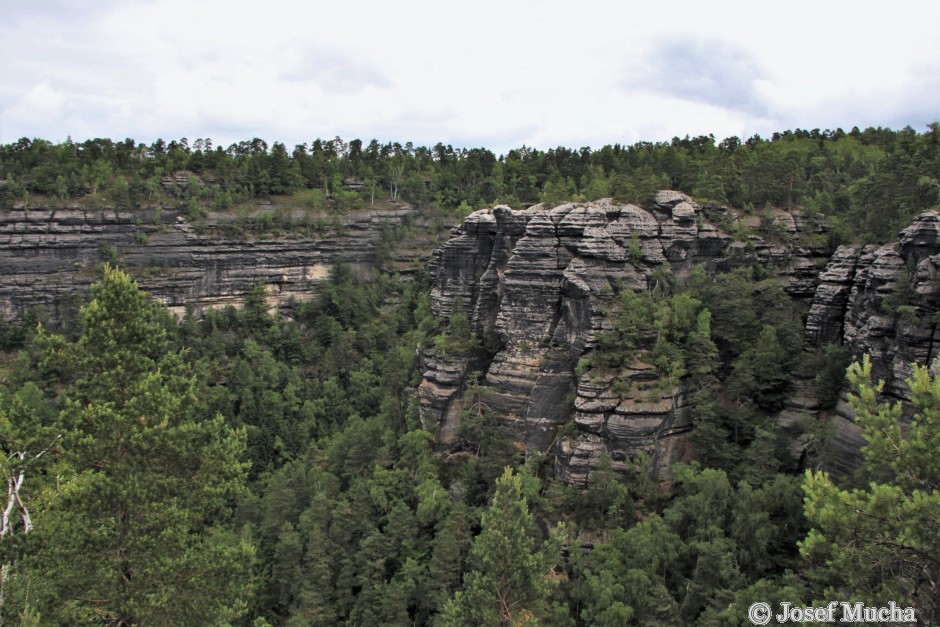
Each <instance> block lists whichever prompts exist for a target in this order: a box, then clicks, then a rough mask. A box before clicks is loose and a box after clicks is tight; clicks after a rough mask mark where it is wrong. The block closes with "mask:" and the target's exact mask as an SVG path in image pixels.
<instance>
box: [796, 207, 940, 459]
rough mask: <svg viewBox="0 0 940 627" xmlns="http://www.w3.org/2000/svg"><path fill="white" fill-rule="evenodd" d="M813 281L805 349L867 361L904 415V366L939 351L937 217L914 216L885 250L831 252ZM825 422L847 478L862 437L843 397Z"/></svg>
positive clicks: (909, 370)
mask: <svg viewBox="0 0 940 627" xmlns="http://www.w3.org/2000/svg"><path fill="white" fill-rule="evenodd" d="M820 278H821V280H820V283H819V286H818V287H817V289H816V294H815V296H814V298H813V304H812V306H811V308H810V312H809V317H808V319H807V324H806V343H807V346H808V347H809V348H811V349H816V348H820V347H822V346H824V345H825V344H829V343H838V344H843V345H845V346H846V347H847V348H848V350H849V352H850V353H851V355H852V358H853V359H856V360H857V359H860V358H861V357H862V355H866V354H867V355H869V356H870V357H871V361H872V376H873V378H874V379H875V380H884V381H885V388H884V392H885V397H886V400H888V401H892V402H893V401H901V402H902V403H903V404H904V406H905V411H906V412H907V413H908V414H910V412H911V411H912V409H911V407H910V406H909V404H908V401H909V400H910V391H909V390H908V389H907V386H906V385H905V384H904V381H905V379H907V378H909V377H910V376H911V373H912V371H913V368H912V364H919V365H930V364H932V363H933V362H934V361H935V359H936V358H937V354H938V351H940V334H938V331H937V317H938V313H940V215H938V214H937V213H936V212H926V213H923V214H921V215H919V216H917V217H916V218H914V220H913V222H912V223H911V225H910V226H909V227H907V228H906V229H904V230H903V231H901V232H900V233H899V234H898V241H897V242H895V243H892V244H889V245H886V246H881V247H876V246H865V247H861V246H851V247H849V246H845V247H841V248H839V249H838V250H837V251H836V252H835V254H834V255H833V258H832V260H831V261H830V263H829V265H828V266H827V268H826V270H825V272H823V274H822V275H821V277H820ZM830 420H831V421H832V423H833V429H831V431H832V433H833V434H834V436H833V438H832V442H831V446H832V462H831V467H832V470H833V471H835V472H836V473H839V474H849V473H851V472H852V471H853V470H854V469H855V468H857V467H858V464H859V463H860V460H861V455H860V452H859V448H860V446H861V444H862V437H861V429H860V428H859V426H858V425H857V424H856V423H855V417H854V414H853V412H852V410H851V408H850V407H849V406H848V403H847V400H846V395H845V392H843V394H842V397H841V399H840V401H839V403H838V405H837V406H836V409H835V412H834V414H833V415H832V416H831V417H830Z"/></svg>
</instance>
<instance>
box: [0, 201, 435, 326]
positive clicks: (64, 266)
mask: <svg viewBox="0 0 940 627" xmlns="http://www.w3.org/2000/svg"><path fill="white" fill-rule="evenodd" d="M413 217H414V211H413V210H412V209H411V208H408V207H402V208H392V209H385V210H375V211H354V212H351V213H348V214H345V215H335V216H326V217H325V218H322V219H320V220H319V223H318V226H317V228H316V229H313V230H312V235H306V234H305V235H302V236H301V235H299V234H296V233H287V234H280V235H275V234H268V235H265V236H263V237H251V236H245V235H239V234H232V233H231V232H230V231H231V229H228V228H225V227H226V226H231V218H230V217H228V218H227V217H226V216H220V215H215V214H212V215H210V216H209V219H207V220H205V221H202V222H200V223H199V224H198V225H193V224H190V223H189V222H188V221H187V220H186V218H185V217H183V215H182V214H180V213H178V212H175V211H172V210H162V211H155V210H146V211H143V210H140V211H115V210H95V211H90V210H81V209H78V208H70V209H29V210H25V209H20V210H13V211H5V212H0V270H2V272H0V315H2V316H3V317H4V318H6V319H12V318H21V317H22V316H24V315H25V314H26V313H27V312H29V311H30V310H32V309H34V308H36V307H37V306H41V307H42V309H43V310H44V311H45V315H46V316H48V317H49V318H50V319H51V320H53V321H54V320H56V319H58V318H59V317H60V316H65V315H68V311H69V308H73V309H74V307H75V306H76V304H77V303H78V302H79V301H80V300H81V299H82V298H83V297H84V294H85V292H86V291H87V289H88V287H89V286H90V285H91V284H92V283H93V282H94V281H95V280H96V279H97V273H96V270H95V268H96V266H97V265H98V264H99V263H100V262H102V261H111V262H117V263H120V265H121V266H122V267H123V268H124V269H126V270H127V271H128V272H130V273H131V274H132V275H133V276H134V277H135V278H136V279H137V280H138V283H139V284H140V286H141V288H142V289H144V290H146V291H147V292H149V293H150V294H152V295H153V296H154V298H156V299H157V300H159V301H161V302H163V303H165V304H166V305H167V306H168V307H169V308H170V310H171V311H172V312H174V313H175V314H178V315H181V314H182V313H183V311H184V309H185V307H187V306H189V307H191V308H193V310H195V311H196V312H200V311H205V310H207V309H212V308H220V307H224V306H227V305H236V306H237V305H239V304H241V303H242V302H243V300H244V298H245V296H246V295H247V294H248V292H249V291H251V290H252V289H253V288H255V287H256V286H259V285H260V286H263V287H264V289H265V291H266V294H267V300H268V304H269V306H270V307H271V308H272V309H275V308H277V309H281V310H284V309H285V308H286V307H287V305H288V304H289V302H290V301H292V300H295V301H300V300H305V299H308V298H310V297H311V296H312V295H313V294H314V293H315V292H316V286H317V285H319V284H320V283H321V282H323V281H324V280H326V279H327V278H328V277H329V276H330V269H331V268H332V267H333V266H334V265H335V264H337V263H345V264H348V265H349V266H351V267H352V268H353V269H358V270H366V269H368V268H370V267H371V266H372V265H373V264H374V262H375V258H376V244H377V242H379V240H380V238H381V235H382V230H383V228H387V227H396V226H401V225H402V224H403V223H405V222H407V221H409V220H412V219H413ZM226 220H228V221H229V224H228V225H227V224H226ZM308 232H309V231H308ZM427 247H428V246H427V245H424V246H423V247H421V246H419V247H418V249H414V250H406V249H402V250H403V251H405V252H404V253H403V254H405V255H408V256H410V257H409V259H410V260H412V261H416V262H419V263H420V262H421V261H422V259H421V257H422V256H424V257H425V258H426V256H427V252H425V250H422V248H424V249H426V248H427ZM393 261H394V260H393ZM403 261H407V260H403Z"/></svg>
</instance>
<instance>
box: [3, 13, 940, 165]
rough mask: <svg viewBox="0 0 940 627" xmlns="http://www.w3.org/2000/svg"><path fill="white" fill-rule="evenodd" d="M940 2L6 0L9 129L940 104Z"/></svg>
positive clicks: (495, 126)
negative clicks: (939, 102) (939, 100)
mask: <svg viewBox="0 0 940 627" xmlns="http://www.w3.org/2000/svg"><path fill="white" fill-rule="evenodd" d="M938 98H940V2H937V1H936V0H925V1H910V0H894V1H893V2H890V3H884V2H879V3H874V2H866V1H865V0H853V1H852V2H845V1H842V0H813V1H811V2H810V1H804V0H786V1H782V2H775V3H768V2H759V1H754V0H750V1H746V2H745V1H722V0H709V1H706V0H694V1H687V2H686V1H677V0H643V1H642V2H634V1H632V0H620V1H619V2H599V1H594V0H580V1H577V2H571V1H568V2H556V1H554V0H541V1H536V0H475V1H474V2H462V3H451V2H446V1H442V0H437V1H433V2H432V1H427V2H425V1H417V0H386V1H382V2H378V1H375V0H365V1H362V0H361V1H359V2H343V1H341V0H331V1H330V2H319V1H316V0H306V1H301V0H297V1H290V0H265V1H263V2H262V1H259V0H255V1H253V2H245V1H243V0H197V1H192V0H139V1H135V0H124V1H117V0H88V1H85V2H82V1H79V0H0V127H2V128H0V141H2V142H3V143H10V142H12V141H15V140H16V139H18V138H20V137H24V136H26V137H42V138H45V139H49V140H51V141H62V140H64V139H65V138H66V137H67V136H69V135H70V136H71V137H72V138H73V139H74V140H76V141H80V140H83V139H87V138H91V137H111V138H114V139H123V138H125V137H132V138H134V139H136V140H138V141H144V142H147V143H150V142H151V141H153V140H154V139H156V138H158V137H162V138H164V139H166V140H170V139H178V138H181V137H187V138H189V139H190V141H192V140H194V139H196V138H198V137H211V138H212V139H213V141H214V142H215V144H216V145H220V144H221V145H228V144H229V143H231V142H234V141H238V140H242V139H251V138H252V137H261V138H263V139H265V140H267V141H268V142H269V143H270V142H274V141H282V142H285V143H286V144H287V145H288V148H292V147H293V145H295V144H298V143H303V142H310V141H312V140H313V139H315V138H317V137H321V138H325V139H326V138H332V137H334V136H336V135H339V136H341V137H343V138H344V139H346V140H349V139H353V138H356V137H358V138H361V139H363V140H366V141H368V140H369V139H372V138H377V139H379V140H380V141H382V142H385V141H401V142H405V141H413V142H414V143H415V144H418V145H421V144H423V145H433V144H435V143H437V142H439V141H441V142H444V143H445V144H448V143H449V144H452V145H454V146H455V147H461V146H462V147H478V146H483V147H487V148H490V149H492V150H494V151H496V152H498V153H502V152H505V151H506V150H508V149H509V148H513V147H518V146H521V145H523V144H525V145H528V146H534V147H538V148H550V147H553V146H558V145H564V146H568V147H572V148H578V147H581V146H592V147H600V146H603V145H604V144H612V143H617V142H619V143H622V144H631V143H634V142H637V141H661V140H669V139H670V138H672V137H673V136H684V135H687V134H688V135H693V136H695V135H702V134H708V133H713V134H714V135H715V136H716V137H717V138H718V139H722V138H724V137H728V136H731V135H737V136H739V137H742V138H747V137H750V136H751V135H753V134H755V133H759V134H761V135H764V136H767V135H769V134H770V133H772V132H773V131H776V130H785V129H792V128H796V127H801V128H808V129H812V128H836V127H843V128H844V129H846V130H849V129H850V128H851V127H852V126H859V127H862V128H864V127H866V126H887V127H890V128H894V129H898V128H903V127H904V126H907V125H910V126H912V127H913V128H914V129H916V130H918V131H923V130H924V129H925V128H926V126H927V124H928V123H930V122H932V121H937V120H938Z"/></svg>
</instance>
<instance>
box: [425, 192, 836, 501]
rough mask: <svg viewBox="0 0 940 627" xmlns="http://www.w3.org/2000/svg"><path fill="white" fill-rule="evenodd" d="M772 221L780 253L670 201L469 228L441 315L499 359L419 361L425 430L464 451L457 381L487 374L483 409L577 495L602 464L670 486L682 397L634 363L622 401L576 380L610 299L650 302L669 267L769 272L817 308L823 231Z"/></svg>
mask: <svg viewBox="0 0 940 627" xmlns="http://www.w3.org/2000/svg"><path fill="white" fill-rule="evenodd" d="M774 217H775V220H774V223H775V226H776V228H777V230H778V232H779V233H781V234H782V237H780V238H778V239H777V241H769V240H767V239H764V238H762V237H759V236H755V235H752V236H750V237H749V238H748V239H746V240H745V241H740V240H735V238H734V237H733V235H732V234H731V233H729V232H728V231H726V230H725V229H723V228H722V227H721V226H720V225H721V224H725V225H727V224H730V225H732V226H733V225H735V224H736V223H737V222H738V221H739V220H747V219H750V218H749V217H747V216H739V215H738V214H737V213H736V212H734V211H733V210H730V209H727V208H721V207H713V208H703V207H701V206H699V205H698V204H697V203H695V202H694V201H692V199H690V198H689V197H688V196H685V195H684V194H681V193H679V192H674V191H664V192H660V193H659V194H657V196H656V199H655V204H654V205H653V206H652V207H651V208H650V209H649V210H646V209H643V208H641V207H638V206H635V205H631V204H621V203H617V202H614V201H611V200H601V201H597V202H592V203H576V204H563V205H560V206H557V207H547V206H545V205H536V206H534V207H530V208H528V209H525V210H519V211H517V210H512V209H510V208H508V207H504V206H500V207H495V208H493V209H486V210H480V211H477V212H475V213H473V214H471V215H470V216H469V217H468V218H467V219H466V220H465V221H464V224H463V225H462V226H461V227H460V228H457V229H455V230H454V233H453V237H452V238H451V239H450V240H449V241H448V242H446V243H445V244H444V246H443V247H441V248H440V249H438V250H437V251H436V252H435V253H434V256H433V258H432V265H431V274H432V278H433V281H434V284H433V289H432V294H431V297H432V308H433V311H434V313H435V314H436V315H438V316H440V317H441V318H443V319H447V318H448V317H449V316H451V315H452V314H453V312H454V308H455V307H456V306H460V307H463V309H464V311H465V312H466V314H467V316H468V318H469V320H470V324H471V328H472V329H473V331H474V332H475V333H476V334H477V335H478V337H480V338H488V339H489V341H488V344H489V345H491V346H497V347H498V348H497V349H496V350H495V353H494V354H493V356H492V358H491V359H490V360H489V361H488V363H477V364H473V365H469V364H467V365H460V361H461V359H464V360H465V361H467V362H469V361H470V360H471V357H469V356H467V357H463V358H462V357H461V356H460V355H448V356H447V357H446V359H444V358H443V356H437V355H435V349H434V348H432V347H425V348H424V349H423V350H422V354H421V366H422V371H423V376H424V380H423V382H422V383H421V385H420V387H419V398H420V404H421V418H422V421H423V424H424V425H425V427H426V428H427V429H429V430H431V431H432V432H434V433H435V434H436V435H437V437H438V440H439V441H440V442H441V443H442V444H444V445H446V446H458V445H459V441H458V435H459V432H460V420H461V415H462V412H464V411H465V409H466V408H465V407H464V405H465V403H464V401H463V400H462V392H463V389H464V387H465V386H466V384H467V380H466V378H465V376H462V375H461V373H467V372H470V371H473V370H479V371H481V372H482V373H483V381H482V383H483V386H482V388H480V389H482V390H483V392H482V393H481V398H480V401H479V402H480V403H482V404H483V405H484V406H485V407H486V408H487V410H488V411H491V412H493V413H494V414H495V415H496V416H498V419H499V420H500V422H501V423H502V424H503V426H504V427H505V428H506V429H507V431H508V433H509V434H510V437H512V438H513V440H514V441H515V442H516V443H517V445H518V446H519V447H523V448H525V450H527V451H529V452H535V451H538V452H542V453H546V454H550V455H554V456H555V459H556V465H557V470H558V472H559V473H560V474H561V475H562V476H564V477H566V478H567V479H568V480H569V481H570V482H572V483H583V482H584V481H586V480H587V477H588V475H589V473H590V470H591V468H592V467H593V465H594V464H596V462H597V458H598V457H599V456H600V455H601V454H604V453H606V454H608V455H610V456H611V458H612V460H613V464H614V468H615V469H621V470H624V469H625V468H626V464H627V462H628V461H629V460H630V459H631V458H633V457H635V456H636V455H637V454H638V453H639V452H641V451H642V452H645V453H647V454H649V455H650V456H651V458H652V460H653V465H654V470H655V472H656V474H657V475H658V476H660V477H662V478H665V477H667V476H668V473H669V468H670V467H671V465H672V464H673V463H674V462H675V461H677V460H678V459H680V458H681V457H682V456H683V454H684V451H685V450H686V438H687V434H688V431H689V429H690V428H691V415H690V412H689V410H688V407H687V406H686V401H685V395H684V391H683V389H682V385H681V384H676V385H667V384H666V382H664V381H661V380H660V376H659V375H658V374H657V372H656V371H655V369H653V368H652V367H650V366H649V365H646V364H643V363H641V362H637V363H635V364H633V365H632V366H631V367H630V369H629V370H630V372H629V373H627V375H626V376H627V378H628V379H630V380H631V382H632V383H634V384H632V385H631V386H630V391H629V393H627V394H626V395H624V394H623V392H622V391H618V392H617V393H615V392H613V391H612V390H611V386H612V383H613V382H612V381H611V380H605V379H603V378H597V377H592V376H585V377H580V378H579V377H578V376H577V375H576V370H577V368H576V367H577V364H578V361H579V360H580V359H581V358H582V357H583V356H584V355H585V354H586V353H587V352H588V351H590V350H591V349H592V348H593V347H594V346H595V344H596V338H597V334H598V332H600V331H601V330H603V329H604V328H605V325H608V324H609V320H608V318H607V316H606V314H605V311H606V309H607V308H608V307H609V306H610V304H611V303H612V302H613V298H614V295H615V293H617V292H618V291H619V290H624V289H630V290H645V289H649V288H650V287H651V286H652V285H653V284H654V282H655V281H656V280H657V278H656V271H657V268H659V267H660V266H662V265H663V264H665V263H669V265H670V267H671V270H672V272H673V273H675V274H677V275H679V276H683V275H685V274H687V273H689V272H690V271H691V269H692V268H693V267H694V266H696V265H703V266H704V267H705V268H706V270H707V271H710V272H722V271H727V270H730V269H732V268H735V267H738V266H741V265H751V264H765V265H774V266H777V267H779V268H780V269H781V270H782V271H783V272H782V278H783V283H784V285H785V289H786V290H787V292H788V293H789V294H790V295H791V296H793V297H794V298H803V299H807V300H808V299H809V298H811V297H812V296H813V294H814V293H815V292H816V291H817V290H816V284H817V282H818V275H819V268H820V266H821V265H822V263H824V261H825V260H824V258H823V257H822V255H823V251H821V250H818V249H817V248H813V247H812V246H809V245H807V243H806V242H808V241H810V240H811V239H812V238H810V237H804V235H813V234H814V233H815V232H816V229H817V227H816V226H815V225H813V226H811V227H810V226H808V225H806V224H804V221H803V220H802V218H801V216H800V215H799V214H797V213H787V212H777V215H775V216H774ZM805 231H809V232H805ZM804 240H806V241H804ZM474 359H476V358H475V357H474Z"/></svg>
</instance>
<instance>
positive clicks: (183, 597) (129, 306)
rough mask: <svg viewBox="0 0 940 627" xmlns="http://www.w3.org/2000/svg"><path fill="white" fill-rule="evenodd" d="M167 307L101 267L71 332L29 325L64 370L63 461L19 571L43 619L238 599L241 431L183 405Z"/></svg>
mask: <svg viewBox="0 0 940 627" xmlns="http://www.w3.org/2000/svg"><path fill="white" fill-rule="evenodd" d="M165 315H166V314H165V313H164V312H163V311H162V310H161V309H160V308H159V307H158V306H156V305H154V304H153V303H151V302H150V301H149V300H148V299H147V297H146V295H145V294H143V293H142V292H141V291H140V290H139V289H138V288H137V285H136V284H135V283H134V282H133V281H132V280H131V279H130V278H129V277H128V276H127V275H126V274H124V273H123V272H121V271H119V270H117V269H113V268H110V267H107V266H106V267H105V270H104V277H103V279H102V280H101V281H100V282H99V283H98V284H96V285H95V286H94V287H93V290H92V299H91V301H90V302H89V303H88V304H87V305H86V306H84V307H83V308H82V311H81V323H82V329H81V334H80V336H79V338H78V340H77V341H76V342H74V343H73V342H68V341H66V340H64V339H63V338H61V337H58V336H50V335H48V334H46V333H45V332H41V336H40V338H39V340H38V342H39V345H40V346H41V347H42V348H43V349H44V355H43V360H44V361H45V362H47V363H50V362H58V363H59V364H60V368H59V370H60V372H62V373H64V374H67V375H69V377H71V380H68V379H67V378H66V381H65V383H66V386H65V397H66V398H65V409H64V410H63V413H62V416H61V424H62V426H63V428H64V430H65V433H64V437H63V441H62V448H63V451H64V453H63V455H64V457H65V459H66V461H67V463H68V465H69V466H70V468H71V471H70V472H69V473H68V475H66V476H63V477H62V478H61V481H60V488H59V492H58V494H57V495H56V498H54V499H52V502H51V503H50V505H49V506H48V508H47V509H46V510H45V511H44V512H42V513H41V515H37V517H36V520H35V536H36V538H35V543H33V542H32V541H31V546H30V549H29V551H30V552H29V554H28V555H27V557H26V559H25V565H24V566H25V570H24V572H23V574H22V575H20V576H19V577H18V578H17V582H18V583H19V585H20V592H21V594H22V595H23V597H25V595H26V592H25V591H26V590H28V595H29V600H30V602H31V603H32V604H33V606H34V607H35V608H36V609H37V610H38V612H39V613H40V614H41V617H42V621H43V622H44V623H47V624H60V623H61V624H109V625H132V624H211V623H217V622H220V621H227V620H231V619H233V618H235V617H236V616H237V615H239V614H240V613H241V612H243V611H244V608H245V600H246V598H247V595H248V592H249V584H250V573H249V569H250V566H251V562H252V557H253V549H252V547H251V545H250V544H248V543H247V542H245V541H243V540H242V539H240V538H239V537H238V536H237V535H236V534H235V533H234V532H233V531H232V530H231V529H230V528H229V527H228V526H227V525H226V523H227V522H228V521H229V520H230V513H231V512H230V510H231V507H232V505H233V502H234V499H235V498H236V497H237V496H238V494H239V492H240V491H241V490H242V489H243V487H244V481H245V476H246V470H247V468H246V465H245V464H244V463H243V462H242V461H241V459H242V456H243V453H244V446H245V442H244V434H243V433H241V432H237V431H233V430H232V429H231V428H229V427H228V426H227V425H226V424H225V423H224V421H223V419H222V418H221V416H219V417H215V418H212V417H203V416H198V415H195V408H196V407H197V400H196V397H195V392H194V389H195V378H194V377H193V375H192V374H191V373H190V368H189V366H188V364H187V363H186V360H185V359H184V355H183V353H182V352H181V351H177V350H173V349H172V347H171V345H170V342H169V339H168V334H167V330H166V321H165V320H162V319H161V316H165ZM63 378H65V377H63Z"/></svg>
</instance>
